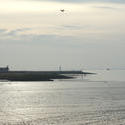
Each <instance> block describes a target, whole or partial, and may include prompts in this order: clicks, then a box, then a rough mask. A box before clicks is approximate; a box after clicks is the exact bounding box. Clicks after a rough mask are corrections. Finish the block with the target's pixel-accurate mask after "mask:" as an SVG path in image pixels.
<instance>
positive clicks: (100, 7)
mask: <svg viewBox="0 0 125 125" xmlns="http://www.w3.org/2000/svg"><path fill="white" fill-rule="evenodd" d="M93 8H97V9H108V10H115V9H117V8H116V7H111V6H93Z"/></svg>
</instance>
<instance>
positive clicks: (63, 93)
mask: <svg viewBox="0 0 125 125" xmlns="http://www.w3.org/2000/svg"><path fill="white" fill-rule="evenodd" d="M90 72H94V73H97V74H95V75H86V76H83V77H82V76H79V77H78V78H77V79H72V80H55V81H53V82H2V81H1V82H0V125H125V70H95V71H90Z"/></svg>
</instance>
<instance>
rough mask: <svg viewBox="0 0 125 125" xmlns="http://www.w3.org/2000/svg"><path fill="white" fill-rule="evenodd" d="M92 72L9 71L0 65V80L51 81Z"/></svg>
mask: <svg viewBox="0 0 125 125" xmlns="http://www.w3.org/2000/svg"><path fill="white" fill-rule="evenodd" d="M79 74H83V75H87V74H94V73H89V72H83V71H80V70H77V71H68V70H67V71H66V70H64V71H61V70H59V71H11V70H10V69H9V67H8V66H7V67H0V80H7V81H53V80H54V79H72V78H74V77H73V75H79Z"/></svg>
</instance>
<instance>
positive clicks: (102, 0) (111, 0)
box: [38, 0, 125, 3]
mask: <svg viewBox="0 0 125 125" xmlns="http://www.w3.org/2000/svg"><path fill="white" fill-rule="evenodd" d="M38 1H45V0H38ZM48 1H56V2H74V3H78V2H81V3H84V2H86V3H88V2H111V3H112V2H113V3H125V0H48Z"/></svg>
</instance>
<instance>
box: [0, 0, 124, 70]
mask: <svg viewBox="0 0 125 125" xmlns="http://www.w3.org/2000/svg"><path fill="white" fill-rule="evenodd" d="M60 9H65V12H64V13H62V12H61V11H60ZM124 15H125V2H124V0H0V58H1V59H0V66H6V65H9V67H10V68H11V69H12V70H58V67H59V66H60V65H61V66H62V70H63V69H64V70H65V69H68V70H83V69H93V68H95V69H106V68H119V69H125V54H124V53H125V25H124V24H125V16H124Z"/></svg>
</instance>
